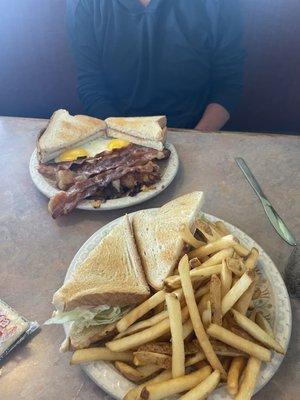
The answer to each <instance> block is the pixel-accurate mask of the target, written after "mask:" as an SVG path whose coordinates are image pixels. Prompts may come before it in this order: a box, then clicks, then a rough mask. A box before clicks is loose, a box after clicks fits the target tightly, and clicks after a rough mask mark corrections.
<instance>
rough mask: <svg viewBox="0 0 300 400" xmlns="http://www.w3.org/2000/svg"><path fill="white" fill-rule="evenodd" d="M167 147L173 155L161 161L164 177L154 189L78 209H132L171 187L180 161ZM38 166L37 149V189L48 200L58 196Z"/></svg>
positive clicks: (33, 159) (33, 170)
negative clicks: (98, 205) (96, 206)
mask: <svg viewBox="0 0 300 400" xmlns="http://www.w3.org/2000/svg"><path fill="white" fill-rule="evenodd" d="M165 147H166V148H167V149H169V150H170V152H171V154H170V157H169V158H168V160H166V161H161V171H162V176H161V179H160V181H158V182H157V183H156V184H155V185H154V187H153V188H149V189H148V190H147V191H143V192H139V193H138V194H137V195H135V196H133V197H130V196H126V197H120V198H117V199H112V200H107V201H106V202H105V203H102V204H101V206H100V207H98V208H95V207H94V206H93V203H92V202H91V201H90V200H84V201H81V202H80V203H79V205H78V206H77V207H76V208H79V209H81V210H90V211H106V210H114V209H120V208H126V207H131V206H134V205H136V204H140V203H143V202H144V201H147V200H149V199H151V198H152V197H155V196H157V195H158V194H159V193H161V192H162V191H163V190H164V189H166V188H167V187H168V186H169V185H170V183H171V182H172V181H173V179H174V178H175V176H176V174H177V171H178V168H179V159H178V154H177V151H176V149H175V147H174V146H173V145H172V144H170V143H166V144H165ZM38 165H39V162H38V159H37V150H36V149H35V150H34V152H33V153H32V155H31V158H30V163H29V172H30V176H31V179H32V181H33V183H34V184H35V186H36V187H37V189H38V190H39V191H40V192H42V193H43V194H44V195H45V196H47V197H48V198H51V197H53V196H55V195H56V194H58V193H59V192H60V190H59V189H57V188H56V187H55V186H54V184H53V183H52V182H51V181H50V180H49V179H47V178H45V177H44V176H43V175H41V174H40V173H39V172H38Z"/></svg>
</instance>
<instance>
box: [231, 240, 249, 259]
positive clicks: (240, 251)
mask: <svg viewBox="0 0 300 400" xmlns="http://www.w3.org/2000/svg"><path fill="white" fill-rule="evenodd" d="M234 250H235V251H236V252H237V254H238V255H239V256H241V257H247V256H248V255H249V254H250V250H249V249H247V247H245V246H243V245H242V244H240V243H237V244H235V245H234Z"/></svg>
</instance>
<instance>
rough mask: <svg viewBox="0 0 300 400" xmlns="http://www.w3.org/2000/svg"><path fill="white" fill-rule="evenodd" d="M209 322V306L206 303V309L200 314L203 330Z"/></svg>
mask: <svg viewBox="0 0 300 400" xmlns="http://www.w3.org/2000/svg"><path fill="white" fill-rule="evenodd" d="M211 321H212V312H211V304H210V301H208V302H207V307H206V309H205V310H203V312H202V322H203V325H204V328H205V329H206V328H207V327H208V326H209V325H210V324H211Z"/></svg>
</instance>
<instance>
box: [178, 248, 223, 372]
mask: <svg viewBox="0 0 300 400" xmlns="http://www.w3.org/2000/svg"><path fill="white" fill-rule="evenodd" d="M189 269H190V267H189V262H188V257H187V255H185V256H183V257H182V259H181V260H180V262H179V267H178V270H179V275H180V278H181V284H182V289H183V293H184V297H185V300H186V304H187V307H188V311H189V314H190V319H191V321H192V324H193V327H194V331H195V334H196V337H197V339H198V341H199V343H200V345H201V347H202V350H203V352H204V354H205V356H206V358H207V360H208V361H209V363H210V364H211V366H212V367H213V368H214V369H218V370H219V371H220V372H221V374H222V375H223V376H226V373H225V371H224V369H223V366H222V364H221V363H220V360H219V359H218V357H217V355H216V354H215V352H214V350H213V347H212V345H211V343H210V341H209V339H208V336H207V334H206V332H205V330H204V327H203V324H202V321H201V318H200V315H199V312H198V308H197V304H196V300H195V296H194V291H193V285H192V281H191V277H190V273H189V272H190V271H189Z"/></svg>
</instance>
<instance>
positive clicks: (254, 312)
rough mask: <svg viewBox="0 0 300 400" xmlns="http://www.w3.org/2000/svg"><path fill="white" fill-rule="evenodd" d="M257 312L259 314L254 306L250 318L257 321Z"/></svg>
mask: <svg viewBox="0 0 300 400" xmlns="http://www.w3.org/2000/svg"><path fill="white" fill-rule="evenodd" d="M256 314H257V311H256V310H255V308H254V309H253V310H252V311H251V314H250V315H249V319H251V321H253V322H255V318H256Z"/></svg>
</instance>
